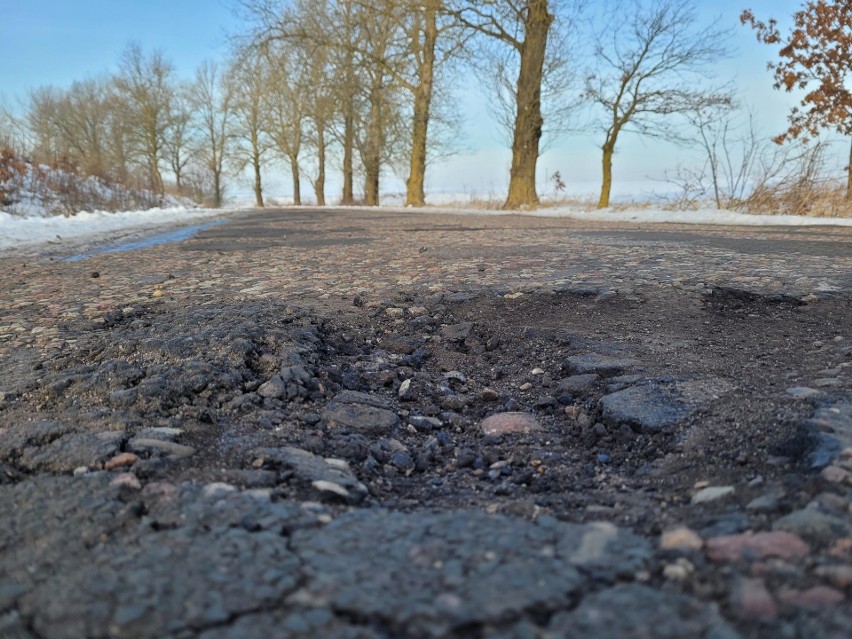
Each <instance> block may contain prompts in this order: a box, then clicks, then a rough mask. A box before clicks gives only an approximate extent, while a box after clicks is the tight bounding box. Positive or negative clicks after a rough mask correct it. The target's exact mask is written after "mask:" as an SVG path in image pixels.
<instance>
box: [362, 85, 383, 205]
mask: <svg viewBox="0 0 852 639" xmlns="http://www.w3.org/2000/svg"><path fill="white" fill-rule="evenodd" d="M381 84H382V77H381V74H380V73H379V74H378V75H377V77H376V79H375V80H374V81H373V87H372V89H371V90H370V122H369V124H368V125H367V142H366V148H365V151H364V204H366V205H367V206H378V205H379V179H380V173H381V165H382V124H383V122H382V113H383V111H384V109H383V108H382V100H383V96H382V86H381Z"/></svg>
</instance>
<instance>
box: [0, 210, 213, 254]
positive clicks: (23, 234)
mask: <svg viewBox="0 0 852 639" xmlns="http://www.w3.org/2000/svg"><path fill="white" fill-rule="evenodd" d="M227 213H228V211H223V210H216V209H191V208H185V207H172V208H162V209H149V210H147V211H123V212H119V213H108V212H105V211H95V212H87V211H86V212H82V213H78V214H76V215H74V216H71V217H62V216H56V217H19V216H15V215H10V214H8V213H3V212H0V250H2V249H14V248H24V247H29V246H33V245H37V244H54V243H59V242H64V241H66V240H81V239H86V238H91V237H96V236H100V235H105V234H108V233H114V232H118V231H134V230H144V229H154V228H159V227H163V226H169V225H178V224H184V223H187V222H192V221H194V220H199V219H205V218H210V217H215V216H221V215H223V214H227Z"/></svg>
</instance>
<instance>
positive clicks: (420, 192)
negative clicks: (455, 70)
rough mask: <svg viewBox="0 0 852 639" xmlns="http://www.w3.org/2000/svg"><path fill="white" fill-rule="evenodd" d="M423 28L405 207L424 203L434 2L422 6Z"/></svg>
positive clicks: (435, 14) (435, 31)
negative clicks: (423, 11) (424, 7)
mask: <svg viewBox="0 0 852 639" xmlns="http://www.w3.org/2000/svg"><path fill="white" fill-rule="evenodd" d="M424 19H425V25H424V28H423V35H424V39H423V50H422V56H423V59H422V62H421V65H420V69H419V71H420V78H419V80H420V83H419V84H418V86H417V90H416V92H415V94H414V122H413V123H412V131H411V164H410V171H409V174H408V181H407V182H406V187H407V193H406V196H405V204H406V205H407V206H423V205H424V204H426V184H425V183H426V148H427V144H428V142H429V115H430V113H429V112H430V109H431V106H432V85H433V82H434V74H435V44H436V42H437V40H438V9H437V3H434V2H431V3H429V5H428V6H427V7H426V10H425V14H424Z"/></svg>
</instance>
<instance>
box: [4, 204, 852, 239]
mask: <svg viewBox="0 0 852 639" xmlns="http://www.w3.org/2000/svg"><path fill="white" fill-rule="evenodd" d="M393 204H395V202H393V200H392V199H390V198H389V199H388V202H386V205H385V207H384V208H386V209H387V210H394V209H401V207H399V206H393ZM246 208H251V204H250V203H249V202H241V203H236V204H234V206H233V209H232V210H234V211H237V210H240V209H246ZM350 210H351V209H350ZM401 210H405V211H408V212H410V213H413V214H416V213H419V212H420V213H432V214H448V215H459V216H464V215H469V216H470V215H473V216H478V215H530V216H535V217H566V218H573V219H578V220H585V221H594V220H601V221H608V222H628V223H630V222H632V223H655V224H666V223H669V224H710V225H736V226H818V225H819V226H822V225H831V226H852V218H827V217H805V216H794V215H749V214H745V213H736V212H732V211H719V210H716V209H703V210H697V211H669V210H665V209H662V208H653V207H642V208H636V209H630V208H627V209H624V210H614V209H607V210H603V211H597V210H589V209H584V208H580V207H576V206H555V207H547V208H541V209H538V210H535V211H528V212H524V211H521V212H511V211H500V210H489V209H478V208H477V209H465V208H454V207H449V206H441V207H429V208H426V209H411V208H408V209H401ZM227 214H228V211H227V210H212V209H188V208H184V207H173V208H164V209H150V210H148V211H125V212H120V213H107V212H93V213H90V212H83V213H78V214H77V215H73V216H70V217H62V216H59V217H20V216H14V215H10V214H8V213H3V212H0V249H4V248H14V247H18V246H28V245H33V244H40V243H46V242H51V243H56V242H61V241H63V240H68V239H80V238H86V237H96V236H99V235H100V236H104V235H109V234H110V233H112V232H116V231H128V230H144V229H153V228H157V227H162V226H175V225H180V224H186V223H192V222H194V221H196V220H199V219H203V218H209V217H213V216H225V215H227Z"/></svg>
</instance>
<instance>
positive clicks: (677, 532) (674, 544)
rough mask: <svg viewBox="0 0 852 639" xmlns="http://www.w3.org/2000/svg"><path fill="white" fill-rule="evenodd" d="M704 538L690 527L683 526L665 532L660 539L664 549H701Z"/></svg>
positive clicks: (661, 547)
mask: <svg viewBox="0 0 852 639" xmlns="http://www.w3.org/2000/svg"><path fill="white" fill-rule="evenodd" d="M703 547H704V540H703V539H701V537H700V536H699V535H698V533H696V532H695V531H694V530H692V529H690V528H686V527H685V526H681V527H680V528H674V529H672V530H668V531H666V532H664V533H663V536H662V537H661V539H660V549H662V550H701V549H702V548H703Z"/></svg>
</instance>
